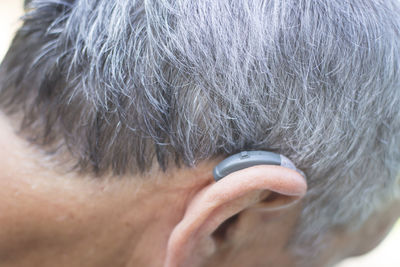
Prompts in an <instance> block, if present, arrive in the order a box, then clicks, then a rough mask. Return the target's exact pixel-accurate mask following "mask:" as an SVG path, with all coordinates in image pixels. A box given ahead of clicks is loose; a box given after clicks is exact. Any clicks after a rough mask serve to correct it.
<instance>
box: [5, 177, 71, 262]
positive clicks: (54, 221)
mask: <svg viewBox="0 0 400 267" xmlns="http://www.w3.org/2000/svg"><path fill="white" fill-rule="evenodd" d="M65 198H67V197H66V196H64V195H63V194H62V193H61V192H58V193H57V194H49V193H48V192H46V190H40V189H38V188H35V187H32V186H31V185H28V184H24V183H21V182H16V181H15V180H11V179H2V178H0V266H3V264H4V263H11V262H14V261H17V260H18V262H19V261H20V260H21V259H23V258H25V257H26V256H28V255H39V254H42V253H47V252H50V251H52V250H53V249H55V248H56V247H59V245H60V244H63V245H67V244H69V243H70V242H72V241H73V240H74V239H76V238H77V236H74V235H76V234H74V233H76V232H77V231H76V229H74V227H72V226H73V225H77V224H74V223H72V222H73V221H74V220H76V219H77V218H75V217H76V216H75V215H74V213H73V211H72V210H71V209H69V208H68V205H67V204H66V203H65V202H64V201H60V200H62V199H65ZM74 230H75V231H74ZM46 251H47V252H46Z"/></svg>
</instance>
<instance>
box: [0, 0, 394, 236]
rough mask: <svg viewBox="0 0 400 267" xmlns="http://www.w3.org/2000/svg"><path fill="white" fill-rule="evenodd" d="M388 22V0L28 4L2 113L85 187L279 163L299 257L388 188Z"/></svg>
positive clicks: (53, 0) (43, 0)
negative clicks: (244, 161) (234, 157)
mask: <svg viewBox="0 0 400 267" xmlns="http://www.w3.org/2000/svg"><path fill="white" fill-rule="evenodd" d="M399 14H400V6H399V2H398V1H396V0H386V1H385V0H353V1H336V0H324V1H322V0H321V1H312V0H304V1H298V0H286V1H281V0H279V1H278V0H271V1H262V0H253V1H248V0H237V1H229V0H219V1H215V0H205V1H192V0H188V1H185V0H129V1H128V0H113V1H110V0H96V1H95V0H75V1H74V0H32V1H30V4H29V12H28V13H27V14H26V15H25V17H24V25H23V27H22V28H21V29H20V30H19V31H18V33H17V35H16V37H15V39H14V41H13V43H12V46H11V48H10V50H9V52H8V54H7V56H6V58H5V60H4V62H3V63H2V66H1V70H0V71H1V92H0V101H1V107H2V109H3V110H5V111H7V112H8V113H10V114H12V113H15V112H21V111H22V113H23V118H24V119H23V122H22V129H23V132H26V133H29V134H28V136H29V138H30V140H32V142H34V143H36V144H38V145H43V146H45V148H46V151H48V152H49V153H53V154H54V155H55V158H57V154H58V153H59V151H65V149H67V150H68V151H69V153H71V154H72V155H73V157H72V158H73V159H74V160H75V161H74V162H75V163H76V168H77V169H78V170H80V171H94V172H95V173H96V174H97V175H102V174H104V173H105V172H108V171H112V172H113V173H114V174H116V175H122V174H125V173H137V172H139V171H141V172H144V171H146V170H148V168H149V167H150V166H151V165H152V163H153V159H157V162H158V163H159V165H160V166H161V168H163V169H167V168H168V166H169V165H170V164H175V165H179V164H185V165H189V166H194V165H196V163H198V162H199V161H202V160H206V159H209V158H212V157H213V156H217V155H229V154H232V153H235V152H238V151H241V150H252V149H265V150H272V151H276V152H278V153H281V154H283V155H286V156H288V157H289V158H290V159H291V160H292V161H293V162H295V164H296V165H297V167H299V168H300V169H302V170H303V171H304V172H305V173H306V174H307V180H308V184H309V188H310V190H309V193H308V196H307V200H308V202H307V205H306V206H305V208H304V211H303V217H302V218H303V219H302V221H301V222H300V226H301V228H300V229H301V230H300V231H299V233H300V236H301V238H299V239H298V240H297V241H298V242H303V243H304V242H307V243H310V242H312V240H314V239H315V238H316V237H317V236H318V234H319V233H322V232H326V231H328V230H329V229H332V228H333V227H334V226H338V225H346V224H348V223H349V221H351V220H353V222H354V220H356V221H358V222H359V223H360V224H361V223H362V222H363V221H364V220H365V218H367V217H368V216H369V215H370V214H371V212H372V211H373V210H374V209H376V208H377V207H379V206H380V205H381V204H382V203H384V201H386V200H387V198H390V197H394V195H395V190H394V188H398V186H397V187H395V186H393V185H394V184H395V183H396V174H397V171H398V168H399V162H400V90H399V85H400V75H399V74H400V73H399V69H400V68H399V60H400V38H399V37H400V36H399V31H400V19H399ZM383 196H385V197H383ZM349 207H352V208H349ZM299 240H300V241H299Z"/></svg>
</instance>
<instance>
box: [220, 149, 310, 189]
mask: <svg viewBox="0 0 400 267" xmlns="http://www.w3.org/2000/svg"><path fill="white" fill-rule="evenodd" d="M256 165H277V166H282V167H286V168H289V169H292V170H294V171H297V172H299V173H300V174H301V175H303V176H304V173H303V172H302V171H301V170H299V169H297V168H296V166H295V165H294V164H293V162H292V161H291V160H290V159H288V158H287V157H285V156H283V155H281V154H276V153H274V152H270V151H242V152H240V153H237V154H234V155H232V156H230V157H228V158H226V159H224V160H223V161H221V162H220V163H219V164H218V165H217V166H216V167H215V168H214V171H213V175H214V180H215V181H216V182H218V181H219V180H221V179H222V178H224V177H225V176H227V175H228V174H230V173H232V172H235V171H239V170H242V169H245V168H248V167H252V166H256Z"/></svg>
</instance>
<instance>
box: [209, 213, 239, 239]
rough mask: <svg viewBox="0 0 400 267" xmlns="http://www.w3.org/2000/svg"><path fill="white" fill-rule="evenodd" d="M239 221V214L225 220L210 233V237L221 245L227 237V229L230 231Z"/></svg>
mask: <svg viewBox="0 0 400 267" xmlns="http://www.w3.org/2000/svg"><path fill="white" fill-rule="evenodd" d="M238 220H239V214H235V215H233V216H232V217H229V218H228V219H227V220H225V221H224V222H223V223H222V224H221V225H220V226H219V227H218V228H217V229H216V230H215V231H214V233H212V237H213V238H214V239H215V241H216V242H217V243H222V242H224V241H225V240H226V238H227V236H228V231H229V229H232V227H234V226H235V225H236V224H237V221H238Z"/></svg>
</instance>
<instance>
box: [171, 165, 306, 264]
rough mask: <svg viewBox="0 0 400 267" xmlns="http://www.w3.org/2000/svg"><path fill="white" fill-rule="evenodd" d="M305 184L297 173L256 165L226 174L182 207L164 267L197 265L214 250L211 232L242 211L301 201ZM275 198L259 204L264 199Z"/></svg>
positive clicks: (281, 168) (277, 167)
mask: <svg viewBox="0 0 400 267" xmlns="http://www.w3.org/2000/svg"><path fill="white" fill-rule="evenodd" d="M306 191H307V183H306V180H305V178H304V177H303V176H301V175H300V174H299V173H298V172H296V171H293V170H291V169H288V168H284V167H280V166H272V165H259V166H254V167H250V168H246V169H243V170H240V171H237V172H234V173H231V174H229V175H228V176H226V177H225V178H223V179H222V180H220V181H218V182H217V183H212V184H210V185H208V186H206V187H204V188H203V189H202V190H200V191H199V192H198V193H197V194H196V195H195V196H194V197H193V199H192V201H191V202H190V204H189V205H188V206H187V208H186V212H185V215H184V217H183V219H182V220H181V221H180V223H178V224H177V225H176V227H175V228H174V230H173V231H172V233H171V236H170V238H169V242H168V249H167V255H166V260H165V265H164V267H186V266H197V265H200V264H201V260H202V259H204V258H208V257H209V256H211V255H212V253H213V252H214V251H215V246H216V242H215V240H214V239H213V235H212V234H213V232H214V231H215V230H216V229H217V228H218V227H219V226H220V225H221V224H223V223H224V222H225V221H226V220H227V219H229V218H230V217H232V216H233V215H235V214H237V213H239V212H241V211H242V210H245V209H248V208H252V207H257V208H263V209H265V210H271V209H273V210H276V209H277V208H284V207H287V206H288V205H290V204H292V203H294V202H296V201H297V200H299V199H300V198H302V197H303V196H304V195H305V193H306ZM270 193H276V195H277V197H274V198H270V200H268V198H267V200H266V201H263V200H264V199H265V196H266V195H268V194H270Z"/></svg>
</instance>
